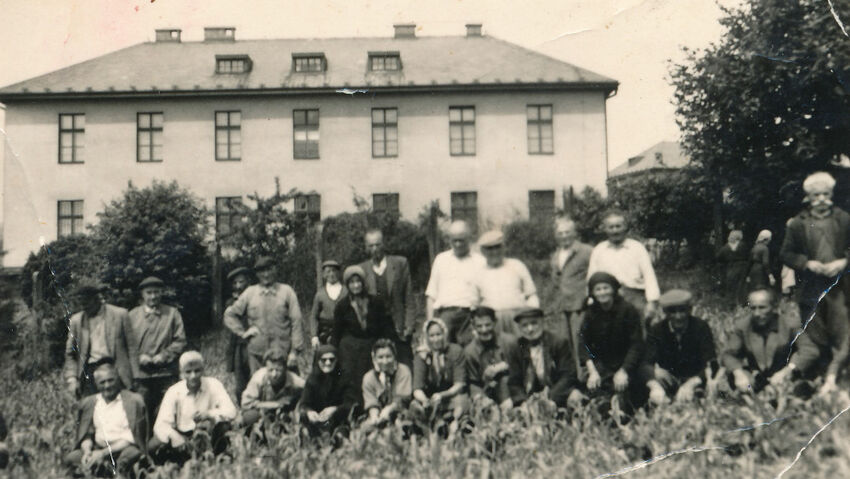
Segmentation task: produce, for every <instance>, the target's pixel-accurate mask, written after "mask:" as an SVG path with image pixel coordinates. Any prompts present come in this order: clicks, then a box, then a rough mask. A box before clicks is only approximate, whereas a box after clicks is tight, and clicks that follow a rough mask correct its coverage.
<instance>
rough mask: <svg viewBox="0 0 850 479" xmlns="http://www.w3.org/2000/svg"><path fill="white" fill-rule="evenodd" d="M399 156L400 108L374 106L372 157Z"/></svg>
mask: <svg viewBox="0 0 850 479" xmlns="http://www.w3.org/2000/svg"><path fill="white" fill-rule="evenodd" d="M395 156H398V109H397V108H372V157H373V158H388V157H395Z"/></svg>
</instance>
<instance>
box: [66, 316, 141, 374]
mask: <svg viewBox="0 0 850 479" xmlns="http://www.w3.org/2000/svg"><path fill="white" fill-rule="evenodd" d="M103 308H104V326H105V328H106V342H107V343H108V346H109V351H110V352H111V353H112V356H113V358H112V359H113V360H115V369H116V370H117V372H118V377H119V378H120V379H121V382H122V383H123V384H124V387H127V388H129V387H132V386H133V368H132V366H131V364H132V363H131V359H130V354H129V352H128V344H129V341H128V329H127V324H128V323H127V321H128V319H127V310H126V309H124V308H119V307H118V306H113V305H111V304H104V305H103ZM84 316H85V315H84V314H83V312H82V311H80V312H78V313H75V314H74V315H73V316H71V319H70V321H69V324H68V340H67V341H66V342H65V366H64V367H63V368H62V372H63V376H64V377H65V379H68V378H79V377H80V375H81V374H82V373H83V367H84V366H85V364H86V362H87V361H88V358H89V352H90V351H91V332H90V331H89V325H88V318H85V317H84Z"/></svg>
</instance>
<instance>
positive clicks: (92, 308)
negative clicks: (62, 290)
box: [80, 294, 102, 316]
mask: <svg viewBox="0 0 850 479" xmlns="http://www.w3.org/2000/svg"><path fill="white" fill-rule="evenodd" d="M101 304H102V301H101V300H100V295H99V294H88V295H85V296H81V297H80V307H82V308H83V311H84V312H85V313H86V316H94V315H96V314H97V312H98V311H100V306H101Z"/></svg>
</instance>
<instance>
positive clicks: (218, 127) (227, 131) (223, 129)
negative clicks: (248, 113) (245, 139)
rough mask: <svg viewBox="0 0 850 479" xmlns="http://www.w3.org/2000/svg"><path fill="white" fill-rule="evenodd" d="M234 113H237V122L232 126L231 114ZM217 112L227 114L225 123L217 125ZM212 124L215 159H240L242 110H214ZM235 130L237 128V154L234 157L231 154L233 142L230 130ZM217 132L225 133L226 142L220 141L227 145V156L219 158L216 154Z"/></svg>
mask: <svg viewBox="0 0 850 479" xmlns="http://www.w3.org/2000/svg"><path fill="white" fill-rule="evenodd" d="M234 113H238V114H239V124H238V125H236V126H233V121H232V119H231V118H232V115H233V114H234ZM219 114H225V115H227V124H225V125H219V124H218V116H219ZM213 124H214V126H215V140H214V141H215V144H214V145H213V146H214V150H215V151H214V155H215V161H242V110H216V111H215V113H214V114H213ZM235 130H239V156H238V157H235V156H232V155H233V145H234V144H235V142H234V141H233V139H232V132H233V131H235ZM219 134H226V135H227V142H226V143H222V144H226V145H227V157H226V158H219V156H218V145H219Z"/></svg>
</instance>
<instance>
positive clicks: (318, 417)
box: [301, 344, 360, 436]
mask: <svg viewBox="0 0 850 479" xmlns="http://www.w3.org/2000/svg"><path fill="white" fill-rule="evenodd" d="M315 357H316V364H314V365H313V371H312V372H311V373H310V376H309V377H308V378H307V382H306V383H305V384H304V392H303V393H302V394H301V415H302V419H301V422H302V424H306V425H307V429H308V431H310V434H311V435H313V436H315V435H318V434H321V433H322V432H323V431H327V432H333V431H334V430H335V429H336V428H337V427H339V426H342V425H344V424H345V421H346V419H348V414H349V412H350V411H351V410H352V409H353V408H354V406H355V405H356V404H357V403H359V402H360V401H359V398H358V397H357V393H356V389H355V387H354V384H353V383H352V381H351V380H350V378H349V377H347V376H343V375H342V371H340V367H339V361H338V360H337V354H336V348H335V347H333V346H331V345H330V344H322V345H320V346H319V347H318V348H316V354H315Z"/></svg>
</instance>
